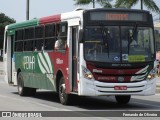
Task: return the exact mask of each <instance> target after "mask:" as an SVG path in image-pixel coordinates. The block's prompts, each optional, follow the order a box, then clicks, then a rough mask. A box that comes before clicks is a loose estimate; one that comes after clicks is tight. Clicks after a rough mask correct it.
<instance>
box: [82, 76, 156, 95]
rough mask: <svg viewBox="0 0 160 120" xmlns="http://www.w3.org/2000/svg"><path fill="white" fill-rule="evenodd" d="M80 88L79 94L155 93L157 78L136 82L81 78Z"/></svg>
mask: <svg viewBox="0 0 160 120" xmlns="http://www.w3.org/2000/svg"><path fill="white" fill-rule="evenodd" d="M79 88H80V89H79V95H84V96H105V95H142V96H145V95H154V94H155V91H156V78H154V79H152V80H144V81H140V82H134V83H133V82H132V83H105V82H99V81H95V80H94V81H92V80H87V79H85V78H83V79H81V82H80V85H79ZM117 88H120V89H117ZM124 88H125V89H124Z"/></svg>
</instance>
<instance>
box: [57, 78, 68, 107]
mask: <svg viewBox="0 0 160 120" xmlns="http://www.w3.org/2000/svg"><path fill="white" fill-rule="evenodd" d="M58 92H59V99H60V102H61V103H62V104H63V105H68V104H69V94H67V93H66V85H65V81H64V78H63V77H61V79H60V82H59V90H58Z"/></svg>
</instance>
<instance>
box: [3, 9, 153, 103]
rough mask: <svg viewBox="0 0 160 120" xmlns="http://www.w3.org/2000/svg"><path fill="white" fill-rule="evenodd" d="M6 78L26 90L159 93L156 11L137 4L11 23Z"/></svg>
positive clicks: (120, 98) (121, 99) (66, 97)
mask: <svg viewBox="0 0 160 120" xmlns="http://www.w3.org/2000/svg"><path fill="white" fill-rule="evenodd" d="M4 36H5V37H4V66H5V67H4V69H5V80H6V82H7V83H8V84H9V85H13V86H17V88H18V93H19V95H20V96H25V95H34V94H35V93H36V90H37V89H42V90H43V89H46V90H52V91H55V92H57V93H58V94H59V98H60V102H61V103H62V104H64V105H66V104H69V103H70V102H71V101H72V97H71V96H72V94H75V95H78V96H97V97H98V96H115V100H116V101H117V102H118V103H120V104H127V103H129V101H130V99H131V96H132V95H139V96H146V95H154V94H155V89H156V80H155V75H156V68H155V56H156V55H155V38H154V27H153V19H152V15H151V14H150V12H149V11H145V10H136V9H135V10H134V9H103V8H97V9H87V10H85V9H77V10H74V11H72V12H68V13H62V14H56V15H52V16H47V17H42V18H39V19H32V20H28V21H25V22H21V23H14V24H10V25H8V26H6V27H5V35H4Z"/></svg>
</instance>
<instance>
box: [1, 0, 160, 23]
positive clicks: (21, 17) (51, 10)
mask: <svg viewBox="0 0 160 120" xmlns="http://www.w3.org/2000/svg"><path fill="white" fill-rule="evenodd" d="M154 1H155V2H156V4H157V5H158V6H160V0H154ZM74 4H75V1H73V0H30V19H33V18H40V17H44V16H49V15H54V14H59V13H64V12H70V11H73V10H75V9H76V8H85V9H89V8H92V5H85V6H77V5H74ZM96 7H100V6H99V5H96ZM133 8H134V9H139V8H140V4H139V3H138V4H137V5H136V6H134V7H133ZM1 12H2V13H4V14H5V15H7V16H9V17H11V18H13V19H15V20H16V22H21V21H25V20H26V0H0V13H1ZM153 16H154V18H156V17H158V15H156V14H155V13H153Z"/></svg>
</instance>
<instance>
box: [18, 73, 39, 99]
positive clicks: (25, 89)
mask: <svg viewBox="0 0 160 120" xmlns="http://www.w3.org/2000/svg"><path fill="white" fill-rule="evenodd" d="M17 82H18V85H17V87H18V94H19V95H20V96H26V95H35V93H36V89H35V88H28V87H24V82H23V77H22V74H21V73H19V74H18V81H17Z"/></svg>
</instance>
